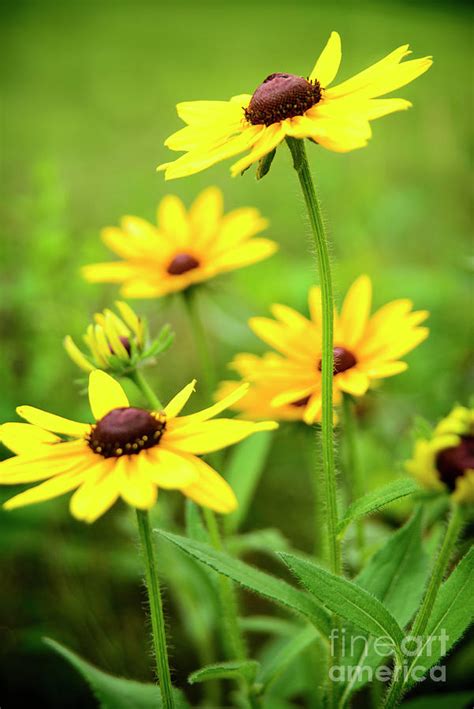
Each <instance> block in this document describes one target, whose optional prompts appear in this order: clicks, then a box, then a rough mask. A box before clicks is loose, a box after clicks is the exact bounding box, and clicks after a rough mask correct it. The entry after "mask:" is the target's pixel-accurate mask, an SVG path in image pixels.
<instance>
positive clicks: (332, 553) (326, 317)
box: [287, 138, 342, 707]
mask: <svg viewBox="0 0 474 709" xmlns="http://www.w3.org/2000/svg"><path fill="white" fill-rule="evenodd" d="M287 143H288V147H289V148H290V151H291V154H292V157H293V167H294V168H295V170H296V173H297V175H298V179H299V181H300V185H301V190H302V192H303V197H304V200H305V203H306V208H307V210H308V215H309V220H310V223H311V231H312V233H313V239H314V246H315V249H316V254H317V262H318V269H319V276H320V278H319V280H320V283H321V309H322V353H321V386H322V416H321V443H322V467H323V478H324V496H325V499H324V502H325V506H326V510H325V511H326V527H327V537H328V557H329V559H328V560H329V566H330V569H331V571H333V573H335V574H341V573H342V567H341V546H340V542H339V539H338V537H337V520H338V514H337V482H336V471H335V467H334V431H333V397H332V387H333V371H334V353H333V350H334V343H333V340H334V297H333V288H332V278H331V264H330V260H329V250H328V241H327V236H326V230H325V228H324V222H323V218H322V214H321V206H320V204H319V200H318V197H317V195H316V191H315V189H314V184H313V180H312V177H311V172H310V169H309V163H308V158H307V156H306V149H305V145H304V141H303V140H298V139H295V138H287ZM318 513H319V505H318V506H317V508H316V509H315V514H318ZM333 622H334V625H335V627H336V629H338V630H339V633H338V635H337V637H338V638H339V637H340V636H341V633H340V630H341V622H340V619H339V618H337V616H333ZM339 658H340V643H339V641H337V642H336V643H335V647H334V657H333V662H334V665H338V664H339ZM336 701H337V688H336V686H334V683H333V682H331V680H330V679H329V682H328V705H329V707H332V706H335V704H336Z"/></svg>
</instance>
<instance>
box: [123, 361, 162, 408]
mask: <svg viewBox="0 0 474 709" xmlns="http://www.w3.org/2000/svg"><path fill="white" fill-rule="evenodd" d="M128 377H129V379H131V380H132V382H134V383H135V385H136V386H137V387H138V389H139V390H140V391H141V392H142V394H143V396H144V397H145V399H146V400H147V401H148V403H149V404H150V406H152V407H153V408H154V409H157V410H158V411H160V410H161V409H162V408H163V404H162V403H161V401H160V400H159V399H158V397H157V395H156V394H155V392H154V391H153V389H152V388H151V386H150V385H149V384H148V382H147V380H146V379H145V377H144V376H143V374H142V373H141V372H140V371H139V370H138V369H134V370H133V371H131V372H130V374H129V375H128Z"/></svg>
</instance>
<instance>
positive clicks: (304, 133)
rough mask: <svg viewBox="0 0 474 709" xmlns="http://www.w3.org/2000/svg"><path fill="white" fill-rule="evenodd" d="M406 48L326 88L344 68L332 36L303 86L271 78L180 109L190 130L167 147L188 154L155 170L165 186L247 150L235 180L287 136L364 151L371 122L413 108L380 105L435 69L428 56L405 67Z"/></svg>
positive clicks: (288, 77)
mask: <svg viewBox="0 0 474 709" xmlns="http://www.w3.org/2000/svg"><path fill="white" fill-rule="evenodd" d="M409 54H411V51H410V50H409V49H408V44H404V45H403V46H401V47H399V48H398V49H395V51H393V52H391V54H388V55H387V56H386V57H384V59H381V60H380V61H378V62H377V63H376V64H373V65H372V66H370V67H369V68H368V69H365V70H364V71H362V72H360V73H359V74H356V75H355V76H353V77H352V78H351V79H347V80H346V81H343V82H342V83H340V84H338V85H337V86H333V87H331V88H329V86H330V84H332V82H333V81H334V79H335V77H336V74H337V72H338V70H339V65H340V63H341V39H340V37H339V34H338V33H337V32H332V33H331V36H330V38H329V41H328V43H327V44H326V46H325V48H324V49H323V51H322V53H321V55H320V57H319V59H318V60H317V62H316V64H315V65H314V68H313V70H312V72H311V73H310V75H309V77H308V78H307V79H305V78H303V77H302V76H296V75H295V74H286V73H276V74H270V76H267V78H266V79H265V80H264V81H263V83H262V84H260V86H258V87H257V89H256V90H255V91H254V93H253V95H251V94H241V95H239V96H233V97H232V98H231V99H230V101H186V102H184V103H179V104H178V105H177V111H178V116H179V117H180V118H181V119H182V120H183V121H184V122H185V123H186V124H187V126H186V127H185V128H182V129H181V130H179V131H177V132H176V133H174V134H173V135H171V136H170V137H169V138H168V139H167V140H166V142H165V145H166V146H167V147H168V148H170V149H171V150H178V151H184V152H185V155H182V156H181V157H180V158H178V159H177V160H175V161H174V162H168V163H165V164H163V165H160V166H159V167H158V170H164V171H165V177H166V179H167V180H171V179H175V178H177V177H185V176H187V175H193V174H194V173H196V172H200V171H201V170H205V169H206V168H208V167H210V166H211V165H214V164H215V163H217V162H220V161H221V160H225V159H227V158H230V157H233V156H234V155H238V154H239V153H243V152H245V151H247V150H249V151H250V152H249V153H248V154H247V155H246V156H245V157H244V158H242V159H241V160H239V161H238V162H236V163H235V164H234V165H232V168H231V173H232V175H237V174H239V173H241V172H243V171H244V170H246V169H247V168H248V167H250V165H252V163H254V162H257V161H259V160H261V159H262V158H263V157H264V156H265V155H267V154H269V153H272V151H274V150H275V148H276V147H277V146H278V145H279V144H280V143H281V142H282V141H283V140H284V139H285V138H286V137H287V136H290V137H293V138H309V139H310V140H312V141H313V142H315V143H318V144H319V145H321V146H322V147H323V148H327V149H328V150H333V151H336V152H340V153H345V152H348V151H350V150H355V149H356V148H362V147H364V146H365V145H367V142H368V140H369V138H370V137H371V135H372V131H371V127H370V121H372V120H374V119H375V118H380V117H382V116H386V115H387V114H389V113H393V112H394V111H402V110H405V109H407V108H409V107H410V106H411V103H410V102H409V101H406V100H405V99H401V98H383V99H382V98H379V96H383V95H384V94H388V93H391V92H392V91H395V90H396V89H399V88H400V87H402V86H405V85H406V84H408V83H410V81H413V80H414V79H416V78H417V77H418V76H420V75H421V74H423V73H424V72H425V71H427V69H429V67H430V66H431V64H432V60H431V58H430V57H424V58H423V59H414V60H411V61H406V62H403V63H402V59H403V58H404V57H406V56H408V55H409Z"/></svg>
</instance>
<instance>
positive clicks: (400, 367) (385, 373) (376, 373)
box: [357, 362, 408, 379]
mask: <svg viewBox="0 0 474 709" xmlns="http://www.w3.org/2000/svg"><path fill="white" fill-rule="evenodd" d="M357 367H358V369H360V370H361V371H363V372H365V374H367V376H368V377H370V378H371V379H384V378H385V377H393V376H394V375H395V374H400V373H401V372H404V371H405V370H406V369H408V364H407V363H406V362H382V363H378V364H377V363H376V362H375V363H372V364H371V363H369V364H364V363H359V364H358V365H357Z"/></svg>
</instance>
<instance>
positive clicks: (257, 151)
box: [230, 123, 285, 177]
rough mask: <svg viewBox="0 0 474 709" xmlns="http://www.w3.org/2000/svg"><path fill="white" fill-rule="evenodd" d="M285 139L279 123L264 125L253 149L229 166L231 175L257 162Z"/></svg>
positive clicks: (282, 127)
mask: <svg viewBox="0 0 474 709" xmlns="http://www.w3.org/2000/svg"><path fill="white" fill-rule="evenodd" d="M284 139H285V128H284V126H283V125H281V124H280V123H274V124H273V125H271V126H266V127H265V130H264V131H262V132H261V133H260V135H259V138H258V140H257V141H256V142H255V143H254V146H253V149H252V150H251V151H250V153H249V154H248V155H246V156H245V157H244V158H241V159H240V160H238V161H237V162H236V163H234V165H232V167H231V168H230V172H231V175H232V177H236V175H239V174H240V173H242V172H243V171H244V170H246V169H247V168H248V167H250V165H252V164H253V163H254V162H257V161H258V160H260V159H261V158H263V157H264V156H265V155H268V153H271V152H272V150H274V148H276V147H277V146H278V145H279V144H280V143H281V142H282V141H283V140H284Z"/></svg>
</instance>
